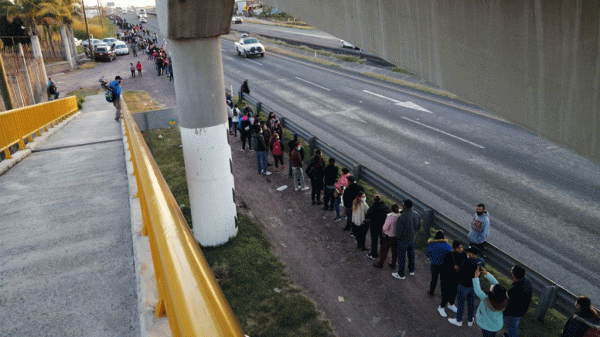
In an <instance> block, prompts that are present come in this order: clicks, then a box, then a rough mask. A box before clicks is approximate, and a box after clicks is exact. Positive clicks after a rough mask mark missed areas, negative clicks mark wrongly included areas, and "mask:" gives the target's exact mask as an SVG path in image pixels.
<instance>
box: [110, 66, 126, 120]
mask: <svg viewBox="0 0 600 337" xmlns="http://www.w3.org/2000/svg"><path fill="white" fill-rule="evenodd" d="M122 80H123V79H122V78H121V76H116V77H115V80H114V81H112V82H110V84H109V85H108V87H109V88H111V89H112V91H113V93H114V94H115V100H114V101H113V105H114V106H115V108H116V109H117V110H116V112H115V120H116V121H119V119H121V81H122Z"/></svg>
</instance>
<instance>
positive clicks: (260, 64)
mask: <svg viewBox="0 0 600 337" xmlns="http://www.w3.org/2000/svg"><path fill="white" fill-rule="evenodd" d="M246 61H250V62H254V63H256V64H258V65H259V66H262V63H260V62H256V61H252V60H248V59H246Z"/></svg>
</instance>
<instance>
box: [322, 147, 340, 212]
mask: <svg viewBox="0 0 600 337" xmlns="http://www.w3.org/2000/svg"><path fill="white" fill-rule="evenodd" d="M337 176H338V168H337V166H335V158H329V164H327V166H325V169H324V170H323V183H324V185H325V190H324V192H323V202H324V204H325V205H323V210H324V211H327V210H329V211H333V204H334V202H335V197H334V193H335V181H336V179H337Z"/></svg>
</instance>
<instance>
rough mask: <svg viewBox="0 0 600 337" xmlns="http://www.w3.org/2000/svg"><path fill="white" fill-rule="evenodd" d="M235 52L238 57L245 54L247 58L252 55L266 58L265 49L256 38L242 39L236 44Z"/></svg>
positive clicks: (246, 37)
mask: <svg viewBox="0 0 600 337" xmlns="http://www.w3.org/2000/svg"><path fill="white" fill-rule="evenodd" d="M235 50H236V51H237V54H238V55H242V54H244V56H245V57H250V56H251V55H260V56H261V57H265V47H264V46H263V45H262V43H260V41H259V40H258V39H257V38H255V37H248V36H245V37H242V38H241V39H240V40H239V41H238V42H236V43H235Z"/></svg>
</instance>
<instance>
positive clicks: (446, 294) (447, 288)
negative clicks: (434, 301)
mask: <svg viewBox="0 0 600 337" xmlns="http://www.w3.org/2000/svg"><path fill="white" fill-rule="evenodd" d="M442 277H443V276H442ZM440 288H441V289H442V301H441V302H440V307H442V308H445V307H446V304H448V303H449V304H450V305H454V301H455V300H456V292H457V289H458V282H457V281H455V280H444V279H443V278H442V280H441V281H440Z"/></svg>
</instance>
